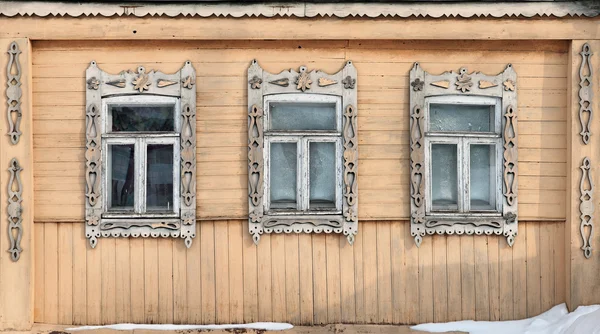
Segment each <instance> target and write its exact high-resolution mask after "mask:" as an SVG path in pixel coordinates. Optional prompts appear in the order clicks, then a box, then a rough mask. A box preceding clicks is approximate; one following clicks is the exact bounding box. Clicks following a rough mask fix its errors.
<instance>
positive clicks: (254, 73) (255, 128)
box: [248, 60, 264, 244]
mask: <svg viewBox="0 0 600 334" xmlns="http://www.w3.org/2000/svg"><path fill="white" fill-rule="evenodd" d="M262 76H263V70H262V68H261V67H260V66H259V65H258V63H257V61H256V60H253V61H252V64H251V65H250V68H248V77H249V78H251V79H250V80H249V82H248V83H249V88H250V89H248V103H249V106H248V206H249V211H250V212H249V218H248V221H249V223H248V224H249V227H248V228H249V231H250V234H251V235H252V239H253V240H254V243H256V244H258V242H259V241H260V235H261V234H263V232H264V229H263V224H262V220H263V210H264V209H263V182H264V180H263V176H264V157H263V152H264V142H263V98H262V94H263V93H262V91H263V87H262V86H261V84H260V83H262V82H263V80H262Z"/></svg>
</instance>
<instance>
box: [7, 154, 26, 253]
mask: <svg viewBox="0 0 600 334" xmlns="http://www.w3.org/2000/svg"><path fill="white" fill-rule="evenodd" d="M22 170H23V169H22V168H21V166H20V165H19V161H17V159H16V158H13V159H12V160H11V161H10V165H9V168H8V171H9V172H10V179H9V181H8V210H7V212H8V240H9V242H10V247H9V248H8V252H9V253H10V258H11V260H13V261H14V262H16V261H18V260H19V258H20V257H21V252H22V251H23V249H21V238H22V237H23V225H22V223H23V217H22V215H21V214H22V212H23V209H22V208H21V202H22V201H23V185H22V184H21V171H22Z"/></svg>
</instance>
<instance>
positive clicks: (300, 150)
mask: <svg viewBox="0 0 600 334" xmlns="http://www.w3.org/2000/svg"><path fill="white" fill-rule="evenodd" d="M271 103H303V104H323V103H328V104H329V103H334V104H335V106H336V107H335V110H336V130H334V131H329V130H314V131H293V130H292V131H272V130H271V128H270V123H271V122H270V106H271ZM341 104H342V99H341V97H340V96H333V95H319V94H277V95H266V96H265V97H264V106H265V117H264V119H263V122H264V129H265V133H264V141H265V145H264V152H265V154H264V156H263V158H264V166H265V186H264V188H263V191H264V198H265V201H264V202H263V205H264V212H265V213H267V214H268V215H273V216H276V215H339V214H341V213H342V198H343V194H342V192H343V179H342V178H343V157H342V154H343V153H342V152H343V145H342V106H341ZM311 142H332V143H335V147H336V149H335V152H336V153H335V154H336V159H335V161H336V180H335V185H336V186H335V189H336V192H335V206H336V207H335V209H334V210H323V209H319V210H312V209H310V204H309V202H310V149H309V145H310V143H311ZM271 143H296V144H297V150H296V152H297V172H296V177H297V179H296V201H297V203H296V204H297V207H296V209H271V203H270V202H271V201H270V199H271V186H270V184H271V183H270V175H271V173H270V168H271V167H270V166H271V165H270V152H271Z"/></svg>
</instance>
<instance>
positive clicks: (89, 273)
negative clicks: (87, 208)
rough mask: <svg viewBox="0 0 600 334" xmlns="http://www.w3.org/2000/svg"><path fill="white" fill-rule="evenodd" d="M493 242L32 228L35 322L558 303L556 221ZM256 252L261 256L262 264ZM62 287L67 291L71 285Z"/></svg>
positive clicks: (271, 317)
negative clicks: (105, 234) (90, 235)
mask: <svg viewBox="0 0 600 334" xmlns="http://www.w3.org/2000/svg"><path fill="white" fill-rule="evenodd" d="M519 228H520V231H521V233H520V234H519V237H518V239H517V242H516V243H515V246H514V247H513V248H510V247H508V246H507V244H506V242H505V240H504V239H502V238H500V237H497V236H467V235H464V236H460V237H459V236H439V235H436V236H434V237H431V238H427V239H425V240H424V242H423V244H422V245H421V247H420V248H417V247H416V246H415V245H414V241H413V239H412V238H411V237H410V231H409V224H408V222H406V221H373V222H367V223H363V224H361V232H360V233H359V234H358V236H357V238H356V242H355V244H354V246H350V245H349V244H348V243H347V241H346V239H345V238H344V237H342V236H338V235H323V234H312V235H310V234H301V235H296V234H292V235H271V236H264V237H263V239H262V240H261V242H260V244H259V245H258V247H256V246H255V245H254V243H253V242H252V238H251V236H250V235H249V234H248V233H247V232H246V221H245V220H229V221H224V220H219V221H204V222H202V223H201V226H200V227H199V231H198V233H199V235H198V236H197V239H196V240H195V241H194V243H193V245H192V247H191V248H190V249H186V248H185V246H184V244H183V242H181V240H171V239H158V240H157V239H145V240H142V239H133V238H131V239H124V238H119V239H103V240H100V242H99V243H98V246H97V247H96V249H91V248H90V247H89V246H86V240H85V237H84V231H83V230H84V227H83V224H73V223H46V224H35V233H36V247H38V248H40V249H43V250H44V251H43V252H42V253H38V254H36V258H35V266H36V279H35V291H36V293H35V322H43V323H61V324H99V323H115V322H141V323H171V322H175V323H199V322H201V323H230V322H233V323H241V322H252V321H288V322H291V323H293V324H319V323H339V322H344V323H365V322H367V323H395V324H398V323H402V324H406V323H416V322H424V321H448V320H457V319H470V318H474V319H477V320H507V319H519V318H525V317H530V316H534V315H537V314H539V313H540V312H541V311H544V310H547V309H549V308H550V307H552V306H554V305H555V304H559V303H562V302H564V301H565V290H564V289H565V284H564V277H565V275H564V269H565V268H564V258H565V253H564V247H563V246H564V243H563V242H562V241H563V237H564V222H536V223H524V224H522V225H521V226H519ZM263 255H266V256H263ZM71 282H72V284H71Z"/></svg>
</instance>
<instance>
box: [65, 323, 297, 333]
mask: <svg viewBox="0 0 600 334" xmlns="http://www.w3.org/2000/svg"><path fill="white" fill-rule="evenodd" d="M241 328H245V329H259V330H261V329H262V330H268V331H283V330H286V329H292V328H294V326H292V325H291V324H286V323H279V322H253V323H251V324H235V325H142V324H115V325H105V326H82V327H75V328H67V330H68V331H86V330H94V329H114V330H120V331H130V330H136V329H145V330H156V331H173V330H190V329H199V330H209V329H213V330H216V329H241Z"/></svg>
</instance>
